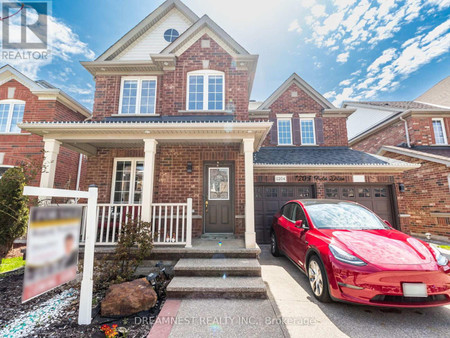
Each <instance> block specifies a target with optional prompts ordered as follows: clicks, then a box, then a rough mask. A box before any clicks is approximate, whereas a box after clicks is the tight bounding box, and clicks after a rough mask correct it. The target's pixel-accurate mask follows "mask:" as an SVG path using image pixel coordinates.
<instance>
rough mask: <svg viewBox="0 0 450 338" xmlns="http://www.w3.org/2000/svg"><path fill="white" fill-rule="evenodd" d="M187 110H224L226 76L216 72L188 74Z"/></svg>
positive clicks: (200, 71) (207, 71) (201, 71)
mask: <svg viewBox="0 0 450 338" xmlns="http://www.w3.org/2000/svg"><path fill="white" fill-rule="evenodd" d="M187 78H188V79H187V81H188V84H187V100H186V101H187V110H224V107H225V94H224V88H225V76H224V73H223V72H219V71H215V70H199V71H194V72H190V73H188V77H187Z"/></svg>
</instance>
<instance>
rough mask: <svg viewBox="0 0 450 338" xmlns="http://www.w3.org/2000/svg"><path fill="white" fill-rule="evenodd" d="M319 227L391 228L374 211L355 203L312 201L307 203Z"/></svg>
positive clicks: (352, 228)
mask: <svg viewBox="0 0 450 338" xmlns="http://www.w3.org/2000/svg"><path fill="white" fill-rule="evenodd" d="M305 208H306V211H307V212H308V214H309V216H310V217H311V219H312V221H313V224H314V225H315V227H316V228H319V229H348V230H370V229H389V227H388V226H387V225H386V224H385V223H384V222H382V221H381V220H380V219H379V218H378V217H377V216H376V215H375V214H374V213H373V212H371V211H370V210H367V209H366V208H363V207H361V206H359V205H357V204H353V203H346V202H341V203H311V204H306V205H305Z"/></svg>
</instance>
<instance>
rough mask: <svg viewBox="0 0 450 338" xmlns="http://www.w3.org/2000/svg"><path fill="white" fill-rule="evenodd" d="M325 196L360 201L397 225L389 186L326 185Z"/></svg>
mask: <svg viewBox="0 0 450 338" xmlns="http://www.w3.org/2000/svg"><path fill="white" fill-rule="evenodd" d="M325 198H334V199H342V200H348V201H355V202H358V203H360V204H362V205H364V206H366V207H367V208H369V209H370V210H372V211H374V212H375V213H376V214H377V215H378V216H380V217H381V218H382V219H385V220H387V221H389V222H390V223H391V224H392V225H393V226H394V225H395V220H394V217H393V215H394V213H393V211H392V209H393V208H392V206H393V204H392V192H391V188H390V187H389V186H379V185H378V186H360V185H345V186H343V185H342V186H341V185H339V186H331V185H326V186H325Z"/></svg>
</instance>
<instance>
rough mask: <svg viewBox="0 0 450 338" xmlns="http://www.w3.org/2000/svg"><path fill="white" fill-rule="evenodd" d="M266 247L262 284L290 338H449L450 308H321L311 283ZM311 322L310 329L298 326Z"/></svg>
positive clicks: (262, 248) (344, 305) (328, 305)
mask: <svg viewBox="0 0 450 338" xmlns="http://www.w3.org/2000/svg"><path fill="white" fill-rule="evenodd" d="M269 249H270V248H269V246H261V250H262V252H261V257H260V260H259V261H260V264H261V267H262V278H263V280H264V281H265V282H266V284H267V285H268V289H269V293H270V294H271V296H272V297H271V300H272V302H274V304H273V307H274V308H275V309H276V311H279V312H280V315H281V316H282V318H283V320H284V321H285V322H286V329H287V331H288V334H289V335H290V336H291V337H327V338H330V337H333V338H334V337H364V338H365V337H392V338H393V337H448V336H449V331H450V306H443V307H437V308H427V309H393V308H378V307H369V306H359V305H351V304H344V303H327V304H324V303H320V302H318V301H317V300H316V299H315V298H314V296H313V294H312V292H311V290H310V287H309V282H308V279H307V277H306V276H305V275H304V274H303V273H302V272H301V271H300V270H299V269H298V268H297V267H295V266H294V265H293V264H292V263H291V262H290V261H289V260H288V259H287V258H285V257H279V258H276V257H273V256H272V255H271V254H270V250H269ZM305 318H310V319H311V322H310V323H309V324H307V325H305V324H303V325H299V323H301V322H302V321H303V322H305Z"/></svg>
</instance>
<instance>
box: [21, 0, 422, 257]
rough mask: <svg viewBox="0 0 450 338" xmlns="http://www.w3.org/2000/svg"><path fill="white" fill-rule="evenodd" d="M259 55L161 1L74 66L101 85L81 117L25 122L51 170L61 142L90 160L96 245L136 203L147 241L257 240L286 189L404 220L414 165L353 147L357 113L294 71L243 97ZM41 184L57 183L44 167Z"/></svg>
mask: <svg viewBox="0 0 450 338" xmlns="http://www.w3.org/2000/svg"><path fill="white" fill-rule="evenodd" d="M257 60H258V56H257V55H254V54H250V53H249V52H248V51H247V50H246V49H245V48H244V47H242V46H241V45H240V44H239V43H238V42H236V41H235V40H234V39H233V38H232V37H231V36H229V35H228V34H227V33H226V32H225V31H224V30H223V29H222V28H220V27H219V26H218V25H217V24H216V23H215V22H214V21H212V20H211V19H210V18H209V17H208V16H206V15H205V16H203V17H201V18H200V17H198V16H197V15H196V14H195V13H193V12H192V11H191V10H190V9H189V8H187V7H186V6H185V5H184V4H183V3H182V2H180V1H178V0H169V1H166V2H164V3H163V4H162V5H161V6H160V7H158V8H157V9H156V10H155V11H154V12H152V13H151V14H150V15H149V16H147V17H146V18H145V19H144V20H143V21H141V22H140V23H138V25H137V26H136V27H134V28H133V29H132V30H131V31H129V32H128V33H126V34H125V35H124V36H123V37H122V38H121V39H120V40H119V41H117V42H116V43H115V44H113V45H112V46H111V47H110V48H109V49H108V50H107V51H105V52H104V53H103V54H102V55H100V56H99V57H98V58H97V59H96V60H94V61H89V62H82V65H83V66H84V67H85V68H86V69H87V70H88V71H89V72H90V73H91V74H92V75H93V76H94V78H95V82H96V92H95V101H94V109H93V114H92V118H91V119H90V120H89V121H67V122H38V121H28V120H26V119H24V121H25V122H24V123H23V124H22V125H21V127H22V128H23V129H24V130H26V131H28V132H31V133H33V134H37V135H40V136H43V135H45V144H46V149H47V152H46V157H45V163H49V165H50V166H51V165H52V163H55V162H56V161H57V159H58V158H59V155H58V148H57V147H56V146H55V145H56V144H59V143H61V144H62V145H63V146H67V147H70V149H76V150H78V151H79V152H80V153H82V154H85V155H87V156H88V163H87V174H86V181H85V182H86V186H87V185H90V184H95V185H97V186H98V189H99V202H100V204H99V207H98V208H99V209H98V215H99V234H98V242H99V243H103V244H111V243H115V241H116V240H117V231H118V230H117V229H118V228H120V226H121V224H122V223H123V222H124V221H125V217H126V216H125V215H126V214H130V213H131V214H132V216H139V217H141V218H142V219H143V220H145V221H151V222H152V226H153V231H154V233H155V235H156V237H155V244H187V245H189V244H190V238H191V236H192V237H194V238H199V237H208V236H217V235H218V234H220V235H225V236H230V235H231V236H232V237H240V238H244V239H245V246H246V248H254V247H255V246H256V242H259V243H266V242H267V241H268V240H269V232H270V224H271V221H272V216H273V214H274V213H275V212H276V211H277V209H278V208H279V207H280V206H281V205H282V203H284V202H286V201H288V200H290V199H294V198H314V197H318V198H325V197H326V198H342V199H349V200H354V201H358V202H360V203H362V204H364V205H367V206H368V207H369V208H372V209H373V210H375V211H376V212H378V213H379V214H380V215H381V216H382V217H383V218H384V219H386V220H389V222H391V223H392V224H393V225H394V226H395V227H400V226H401V223H400V221H399V216H398V215H399V213H400V211H399V210H398V208H397V207H396V206H397V203H396V199H397V197H396V196H397V195H398V194H399V191H398V187H399V185H398V183H400V182H401V180H400V178H401V174H402V172H403V171H405V170H409V169H414V168H417V167H418V165H415V164H409V163H406V162H403V161H399V160H395V159H389V158H387V157H383V156H378V155H371V154H367V153H365V152H361V151H356V150H352V149H350V148H349V147H348V141H347V130H346V119H347V117H348V116H349V115H350V114H351V113H352V112H353V111H354V110H353V109H342V108H336V107H334V106H333V105H332V104H331V103H330V102H328V101H327V100H326V99H325V98H324V97H323V96H322V95H321V94H319V93H318V92H317V91H315V90H314V89H313V88H312V87H311V86H310V85H308V84H307V83H306V82H305V81H304V80H302V79H301V78H300V77H299V76H298V75H296V74H294V75H292V76H291V77H290V78H289V79H287V80H286V81H285V82H284V84H282V85H281V86H280V88H278V89H277V90H276V91H275V92H274V93H273V94H272V95H271V96H270V97H269V98H268V99H267V100H265V101H264V102H252V101H250V102H249V98H250V95H251V91H252V86H253V81H254V77H255V71H256V65H257ZM43 181H44V182H45V184H46V186H48V187H52V186H53V182H52V178H51V177H49V175H46V176H44V177H43ZM86 186H85V187H86ZM191 207H192V215H191V214H190V213H188V212H187V210H190V209H191ZM186 220H191V221H192V229H190V228H189V227H188V226H187V223H186V224H185V221H186Z"/></svg>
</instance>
